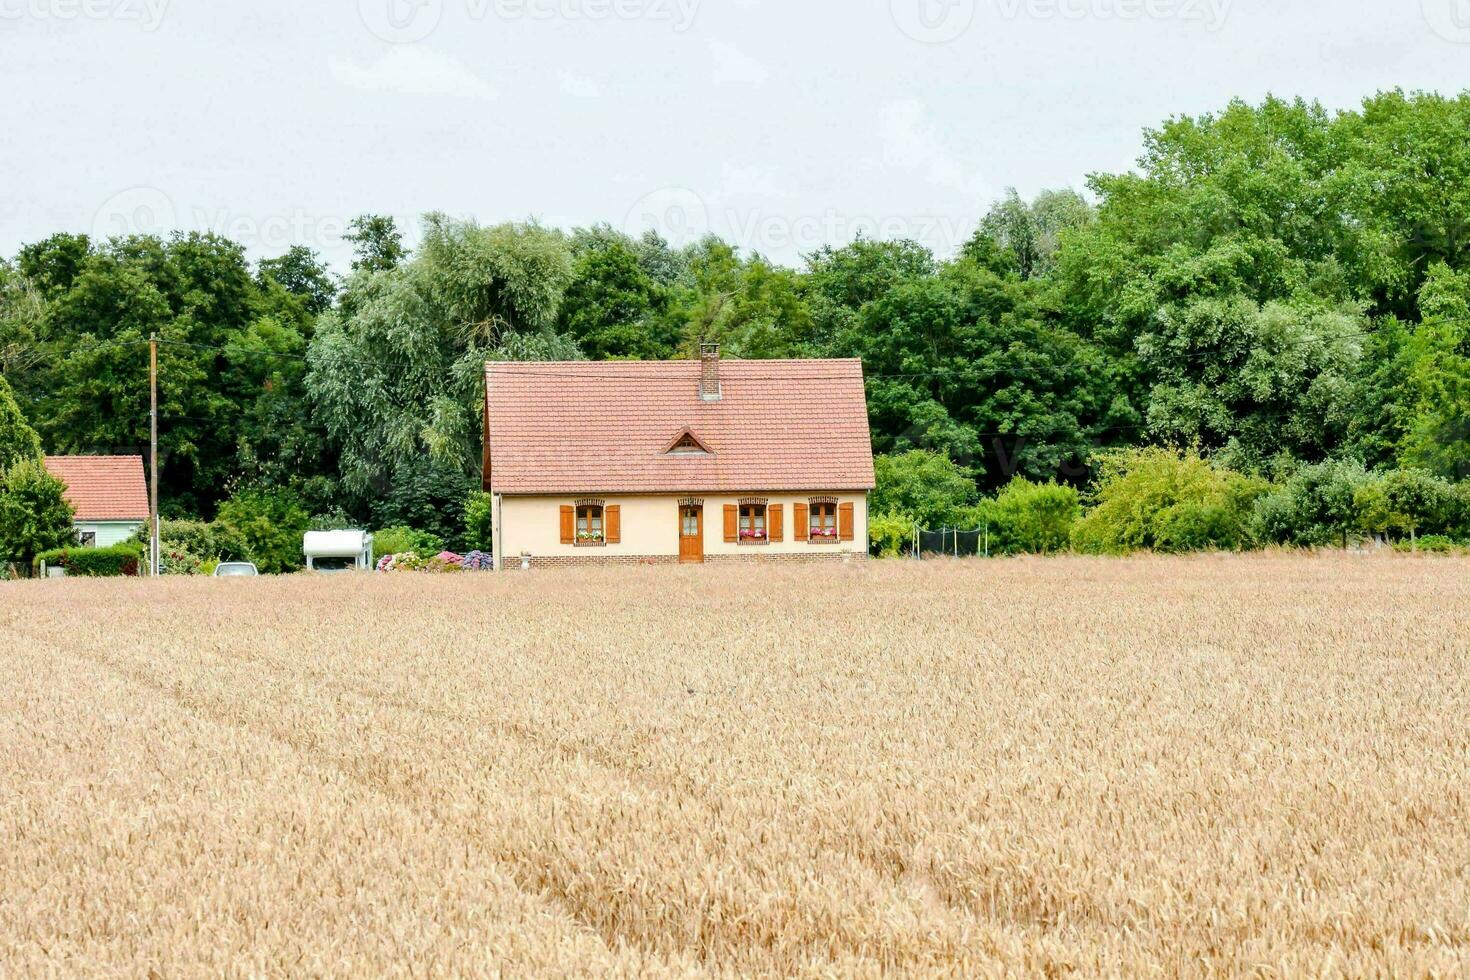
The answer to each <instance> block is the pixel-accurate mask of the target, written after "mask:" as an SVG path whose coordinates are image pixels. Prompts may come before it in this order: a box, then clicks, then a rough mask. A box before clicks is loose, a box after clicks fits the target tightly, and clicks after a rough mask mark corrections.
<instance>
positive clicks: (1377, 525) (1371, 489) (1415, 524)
mask: <svg viewBox="0 0 1470 980" xmlns="http://www.w3.org/2000/svg"><path fill="white" fill-rule="evenodd" d="M1456 497H1457V494H1456V488H1455V485H1454V484H1453V483H1450V482H1449V481H1447V480H1443V479H1440V478H1439V477H1437V476H1435V475H1433V474H1432V473H1428V472H1425V471H1424V470H1411V469H1409V470H1390V471H1389V472H1387V473H1384V474H1382V475H1377V476H1372V477H1370V478H1368V479H1367V480H1365V481H1364V482H1363V483H1362V484H1361V485H1359V486H1358V487H1357V488H1356V490H1355V491H1354V495H1353V505H1354V507H1355V509H1356V510H1357V525H1358V530H1360V531H1362V532H1364V533H1365V534H1373V535H1383V536H1384V537H1387V538H1390V539H1393V538H1398V537H1401V536H1403V535H1408V536H1409V537H1410V538H1411V539H1412V538H1414V537H1417V536H1418V535H1420V534H1429V535H1435V534H1445V533H1447V532H1450V531H1451V530H1453V528H1454V526H1455V524H1456V518H1457V516H1458V515H1457V514H1456V509H1457V504H1458V503H1459V501H1458V500H1457V499H1456Z"/></svg>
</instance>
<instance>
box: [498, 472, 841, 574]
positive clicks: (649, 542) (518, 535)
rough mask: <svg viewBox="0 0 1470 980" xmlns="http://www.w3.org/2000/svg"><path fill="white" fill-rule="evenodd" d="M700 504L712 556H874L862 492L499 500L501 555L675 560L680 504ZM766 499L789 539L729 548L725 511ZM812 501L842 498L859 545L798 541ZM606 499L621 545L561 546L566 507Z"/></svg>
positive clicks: (508, 559) (706, 547)
mask: <svg viewBox="0 0 1470 980" xmlns="http://www.w3.org/2000/svg"><path fill="white" fill-rule="evenodd" d="M690 497H693V498H695V499H697V500H702V501H703V502H704V553H705V555H734V554H752V555H755V554H810V553H813V552H832V553H835V554H841V553H842V552H844V551H848V552H857V553H859V554H861V553H865V552H866V551H867V542H868V498H867V495H866V494H863V493H832V492H824V491H820V490H814V491H812V492H811V493H803V494H766V493H760V492H751V493H741V494H666V495H658V496H615V495H601V494H595V493H589V494H582V495H579V496H570V495H569V496H562V497H540V496H538V497H510V496H502V497H500V499H499V522H498V526H497V528H496V535H495V544H496V554H497V556H498V557H500V558H501V559H502V560H503V561H504V562H505V563H506V564H507V565H512V564H514V563H515V562H517V561H519V560H520V556H521V555H522V554H523V553H526V552H529V553H530V554H531V555H532V556H533V557H536V558H551V557H565V556H571V555H583V556H587V557H595V556H597V555H606V556H608V557H620V556H621V557H640V558H649V557H669V556H677V555H678V554H679V502H680V501H681V500H684V499H686V498H690ZM749 497H761V498H765V499H766V500H768V501H769V502H770V503H771V504H780V505H782V508H783V510H784V513H783V515H782V525H783V528H784V531H785V534H784V540H783V541H780V542H777V543H772V544H765V545H741V544H731V543H728V542H726V541H725V505H726V504H738V503H739V502H740V501H741V500H742V499H745V498H749ZM812 497H835V498H836V499H837V500H838V502H839V503H843V504H847V503H850V504H853V505H854V506H853V540H851V541H839V542H836V543H833V544H811V543H809V542H806V541H796V540H793V528H792V522H793V520H794V514H795V510H796V505H797V504H805V503H809V502H810V500H811V498H812ZM582 499H593V500H601V501H603V502H604V503H605V504H607V505H608V506H614V505H616V506H618V507H620V508H621V516H622V542H621V543H620V544H610V545H607V546H605V547H579V546H577V545H569V544H562V543H561V508H562V507H564V506H571V505H573V504H575V503H576V502H577V501H578V500H582Z"/></svg>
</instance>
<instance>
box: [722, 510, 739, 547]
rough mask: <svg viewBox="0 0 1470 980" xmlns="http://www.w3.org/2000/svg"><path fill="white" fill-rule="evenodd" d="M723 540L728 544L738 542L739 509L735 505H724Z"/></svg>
mask: <svg viewBox="0 0 1470 980" xmlns="http://www.w3.org/2000/svg"><path fill="white" fill-rule="evenodd" d="M725 540H726V541H729V542H738V541H739V540H740V508H739V507H737V506H736V505H735V504H726V505H725Z"/></svg>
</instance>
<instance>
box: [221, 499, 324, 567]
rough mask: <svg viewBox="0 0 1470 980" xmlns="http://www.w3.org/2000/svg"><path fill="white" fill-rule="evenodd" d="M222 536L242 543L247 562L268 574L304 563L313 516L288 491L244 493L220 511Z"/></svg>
mask: <svg viewBox="0 0 1470 980" xmlns="http://www.w3.org/2000/svg"><path fill="white" fill-rule="evenodd" d="M218 523H219V525H220V527H221V528H222V530H223V533H224V534H225V535H227V536H229V537H230V538H232V539H234V540H236V541H238V542H240V544H241V545H242V546H243V548H244V552H245V557H246V559H247V560H249V561H251V562H254V563H255V566H256V567H257V568H259V569H260V570H261V571H262V572H265V573H266V574H269V575H279V574H281V573H283V572H290V571H295V570H296V569H298V568H301V567H302V565H303V564H304V563H305V558H304V557H303V555H302V551H301V546H302V541H303V536H304V535H305V534H306V530H307V528H309V527H310V526H311V515H310V514H309V513H308V512H307V510H306V508H305V507H304V506H303V505H302V503H301V501H300V500H299V499H298V498H297V497H296V496H295V495H294V494H292V493H290V492H289V491H287V490H280V489H276V490H254V489H252V490H244V491H241V492H239V493H236V494H235V495H234V496H233V497H231V498H230V499H229V500H226V501H225V502H224V503H223V504H221V505H220V508H219V519H218Z"/></svg>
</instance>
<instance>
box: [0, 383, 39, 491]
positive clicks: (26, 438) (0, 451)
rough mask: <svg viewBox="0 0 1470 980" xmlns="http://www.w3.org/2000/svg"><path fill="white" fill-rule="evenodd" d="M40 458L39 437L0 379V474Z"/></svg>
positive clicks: (8, 387) (6, 384)
mask: <svg viewBox="0 0 1470 980" xmlns="http://www.w3.org/2000/svg"><path fill="white" fill-rule="evenodd" d="M40 458H41V437H40V436H38V435H36V430H35V429H32V428H31V427H30V424H29V423H27V422H26V419H25V416H24V415H22V414H21V411H20V406H19V405H17V404H16V403H15V395H14V394H12V393H11V390H10V385H9V384H8V383H6V381H5V379H4V378H3V377H0V472H4V471H6V470H9V469H10V467H12V466H14V465H15V464H16V463H19V462H22V461H26V460H30V461H37V460H40Z"/></svg>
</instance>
